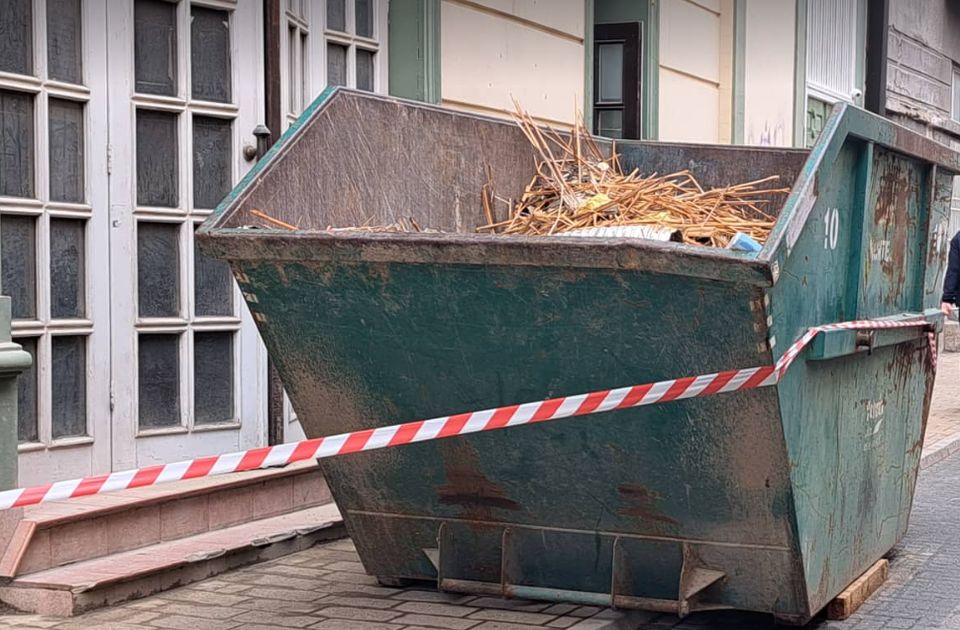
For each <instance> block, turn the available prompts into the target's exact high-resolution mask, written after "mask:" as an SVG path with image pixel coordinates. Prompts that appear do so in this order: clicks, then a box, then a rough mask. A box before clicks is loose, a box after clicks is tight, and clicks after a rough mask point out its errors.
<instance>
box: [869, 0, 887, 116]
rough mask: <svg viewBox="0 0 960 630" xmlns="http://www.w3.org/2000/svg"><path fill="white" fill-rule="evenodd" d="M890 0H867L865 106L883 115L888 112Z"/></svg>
mask: <svg viewBox="0 0 960 630" xmlns="http://www.w3.org/2000/svg"><path fill="white" fill-rule="evenodd" d="M889 31H890V0H867V67H866V80H865V83H866V85H865V88H866V90H865V93H864V97H863V106H864V107H865V108H866V109H867V110H868V111H871V112H873V113H875V114H880V115H881V116H884V115H886V113H887V37H888V35H889Z"/></svg>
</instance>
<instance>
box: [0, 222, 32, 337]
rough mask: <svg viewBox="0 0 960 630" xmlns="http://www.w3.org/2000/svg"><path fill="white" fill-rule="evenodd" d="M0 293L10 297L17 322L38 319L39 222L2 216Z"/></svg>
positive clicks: (0, 224) (0, 223)
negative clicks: (18, 320)
mask: <svg viewBox="0 0 960 630" xmlns="http://www.w3.org/2000/svg"><path fill="white" fill-rule="evenodd" d="M0 272H2V275H0V291H2V293H3V295H9V296H10V301H11V307H12V308H13V318H14V319H36V317H37V220H36V218H35V217H28V216H19V215H15V214H4V215H2V216H0Z"/></svg>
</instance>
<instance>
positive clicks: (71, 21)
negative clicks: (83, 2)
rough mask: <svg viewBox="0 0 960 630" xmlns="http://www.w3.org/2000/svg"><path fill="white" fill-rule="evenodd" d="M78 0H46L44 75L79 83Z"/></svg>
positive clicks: (80, 68) (80, 46)
mask: <svg viewBox="0 0 960 630" xmlns="http://www.w3.org/2000/svg"><path fill="white" fill-rule="evenodd" d="M82 16H83V13H82V12H81V11H80V0H47V75H48V76H49V77H50V78H51V79H57V80H58V81H66V82H67V83H82V82H83V72H82V63H83V61H82V59H83V53H82V52H81V51H82V50H83V48H82V44H81V41H82V36H81V22H82Z"/></svg>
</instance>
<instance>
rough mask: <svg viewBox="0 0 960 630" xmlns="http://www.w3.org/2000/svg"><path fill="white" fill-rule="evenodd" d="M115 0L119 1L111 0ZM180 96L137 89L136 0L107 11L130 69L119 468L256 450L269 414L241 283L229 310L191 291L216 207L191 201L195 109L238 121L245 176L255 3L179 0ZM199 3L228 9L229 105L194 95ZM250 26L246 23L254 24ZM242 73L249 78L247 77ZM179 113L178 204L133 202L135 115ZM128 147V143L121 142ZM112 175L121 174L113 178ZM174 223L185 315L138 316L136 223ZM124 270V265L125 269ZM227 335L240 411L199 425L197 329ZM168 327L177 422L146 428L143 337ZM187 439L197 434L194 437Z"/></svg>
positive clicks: (258, 19) (258, 98) (121, 232)
mask: <svg viewBox="0 0 960 630" xmlns="http://www.w3.org/2000/svg"><path fill="white" fill-rule="evenodd" d="M110 2H114V0H110ZM176 4H177V64H178V65H177V94H176V96H162V95H153V94H143V93H139V92H135V68H134V2H133V0H125V1H124V2H123V3H122V6H121V3H120V2H117V6H116V8H115V9H113V10H112V11H111V19H112V20H113V24H112V26H111V27H110V32H116V33H122V34H123V39H124V41H123V43H122V45H121V46H117V49H116V51H113V50H112V51H111V59H112V60H113V59H114V58H116V59H117V61H116V63H117V64H122V65H123V66H124V69H123V71H122V72H120V73H117V74H123V75H124V76H123V80H122V81H120V80H118V78H117V76H116V75H115V76H114V77H113V79H114V80H113V82H112V84H111V90H112V92H111V109H112V110H113V111H114V112H116V113H112V114H111V118H112V123H113V124H112V125H111V130H112V131H113V132H114V134H115V136H116V139H115V140H114V141H113V143H114V146H113V148H114V153H115V156H116V157H115V160H116V161H117V162H118V163H122V164H123V166H122V168H123V169H124V172H123V174H122V175H120V176H115V178H114V181H113V182H112V183H111V190H112V192H113V197H112V202H111V203H112V206H111V215H112V221H113V225H114V227H115V228H117V229H114V231H113V236H114V237H115V238H116V239H117V241H118V243H117V245H115V246H114V256H113V262H112V268H111V274H112V276H113V277H114V278H116V279H117V282H115V283H114V284H115V288H114V291H115V293H116V294H117V295H118V296H121V297H117V298H115V299H114V315H113V317H114V320H115V324H114V326H113V329H114V335H115V342H114V352H113V364H114V374H115V379H114V385H115V388H116V389H117V390H119V391H118V394H117V401H118V405H117V407H116V410H115V418H114V434H115V438H114V445H115V448H114V467H115V468H124V467H134V466H143V465H148V464H151V463H157V462H161V461H172V460H174V459H187V458H190V457H198V456H204V455H210V454H213V453H218V452H229V451H232V450H238V449H244V448H251V447H254V446H260V445H262V443H263V441H264V440H263V438H264V437H265V434H266V420H265V419H266V414H265V410H261V407H263V406H264V405H262V404H260V403H261V402H262V401H264V400H265V399H266V398H265V396H266V393H265V392H266V388H265V372H266V362H265V356H264V353H263V350H262V345H261V344H260V341H259V336H258V334H257V330H256V326H255V325H254V323H253V321H252V320H251V319H250V315H249V312H248V311H247V309H246V308H245V307H244V302H243V297H242V295H241V294H240V291H239V289H238V288H237V287H236V285H235V284H234V286H233V289H232V291H233V314H232V315H230V316H202V317H201V316H197V315H196V313H195V296H194V284H193V278H194V272H195V260H194V239H195V229H196V227H197V226H199V224H200V223H202V222H203V221H204V220H205V219H206V218H207V217H208V216H209V215H210V214H211V212H212V209H209V208H204V209H198V208H194V204H193V117H194V116H196V115H200V116H210V117H217V118H224V119H229V120H231V121H232V131H231V135H232V155H231V172H230V175H231V178H232V181H233V182H237V181H239V179H240V177H241V176H242V175H243V173H244V172H245V171H246V170H247V168H249V166H250V164H249V163H246V162H245V161H244V158H243V144H244V140H247V141H249V140H251V138H250V137H249V136H250V132H251V131H252V129H253V127H254V126H255V124H256V121H258V120H259V119H260V118H261V117H262V114H263V107H262V94H263V91H262V89H263V88H262V85H260V84H259V83H258V84H257V85H253V84H252V83H251V81H254V82H256V79H252V78H251V77H250V76H249V75H250V74H252V73H253V71H254V70H255V73H256V74H255V76H257V77H262V75H263V59H262V52H261V51H260V50H259V49H258V48H257V47H255V46H251V45H250V41H249V40H250V39H251V36H250V32H248V30H244V32H243V34H241V32H240V31H241V29H240V28H239V26H240V25H239V24H238V19H237V16H238V15H239V14H240V13H241V12H243V14H244V16H245V18H244V19H245V22H244V24H243V29H249V27H250V26H253V27H255V30H256V32H257V33H258V34H259V33H262V28H263V20H262V11H260V9H259V6H258V5H255V4H253V3H247V2H237V1H236V0H193V1H192V2H191V1H190V0H177V2H176ZM193 6H203V7H209V8H212V9H220V10H226V11H229V12H230V38H231V42H230V55H231V64H230V72H231V102H230V103H219V102H211V101H203V100H197V99H194V98H193V97H192V95H191V60H190V43H191V35H190V24H191V22H190V20H191V11H190V9H191V7H193ZM248 22H249V23H248ZM241 72H245V73H246V74H247V75H248V76H241ZM139 109H146V110H156V111H167V112H171V113H176V114H177V115H178V119H177V132H178V142H177V159H178V168H179V173H178V187H179V200H178V205H177V206H176V207H175V208H167V207H148V206H140V205H138V204H137V199H136V192H137V186H136V166H135V162H136V151H137V149H136V143H137V138H136V115H137V110H139ZM121 144H122V146H121ZM115 175H116V174H115ZM143 221H147V222H169V223H175V224H177V225H179V234H178V236H179V239H178V244H179V261H178V270H179V283H180V296H179V300H180V302H179V315H178V316H176V317H140V316H139V314H138V288H137V262H138V261H137V228H138V225H139V223H140V222H143ZM124 266H125V267H126V269H124V268H123V267H124ZM201 332H231V333H233V334H234V342H233V400H234V405H233V407H234V409H233V411H234V417H233V418H231V419H225V421H223V422H219V423H209V424H200V425H198V424H196V422H195V420H196V418H195V414H194V409H195V389H196V388H195V376H196V375H195V370H194V333H201ZM142 333H147V334H149V333H161V334H163V333H166V334H177V335H179V364H178V368H179V370H180V372H179V378H180V382H179V387H180V389H179V394H180V418H179V422H178V423H177V424H174V425H171V426H167V427H157V428H141V427H140V424H139V384H138V378H137V371H138V368H139V357H138V347H139V335H140V334H142ZM190 436H196V438H195V439H193V438H191V437H190Z"/></svg>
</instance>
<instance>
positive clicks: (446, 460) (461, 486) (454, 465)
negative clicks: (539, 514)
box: [437, 444, 520, 518]
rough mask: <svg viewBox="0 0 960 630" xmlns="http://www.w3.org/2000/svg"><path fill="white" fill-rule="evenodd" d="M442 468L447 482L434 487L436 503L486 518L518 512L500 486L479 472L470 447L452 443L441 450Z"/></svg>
mask: <svg viewBox="0 0 960 630" xmlns="http://www.w3.org/2000/svg"><path fill="white" fill-rule="evenodd" d="M443 469H444V473H445V475H446V478H447V483H445V484H443V485H441V486H438V487H437V495H438V497H439V499H440V503H442V504H444V505H457V506H460V507H461V508H463V511H464V515H465V516H469V517H472V518H484V517H486V518H489V517H490V516H491V513H492V511H493V510H514V511H516V510H519V509H520V504H519V503H517V502H516V501H514V500H513V499H511V498H510V497H508V496H507V494H506V492H505V491H504V490H503V487H501V486H500V485H499V484H498V483H496V482H494V481H493V480H491V479H489V478H488V477H487V476H486V475H484V474H483V472H481V470H480V460H479V458H478V457H477V453H476V451H475V450H474V449H473V447H471V446H469V445H467V444H454V445H449V446H447V447H446V448H444V449H443Z"/></svg>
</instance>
